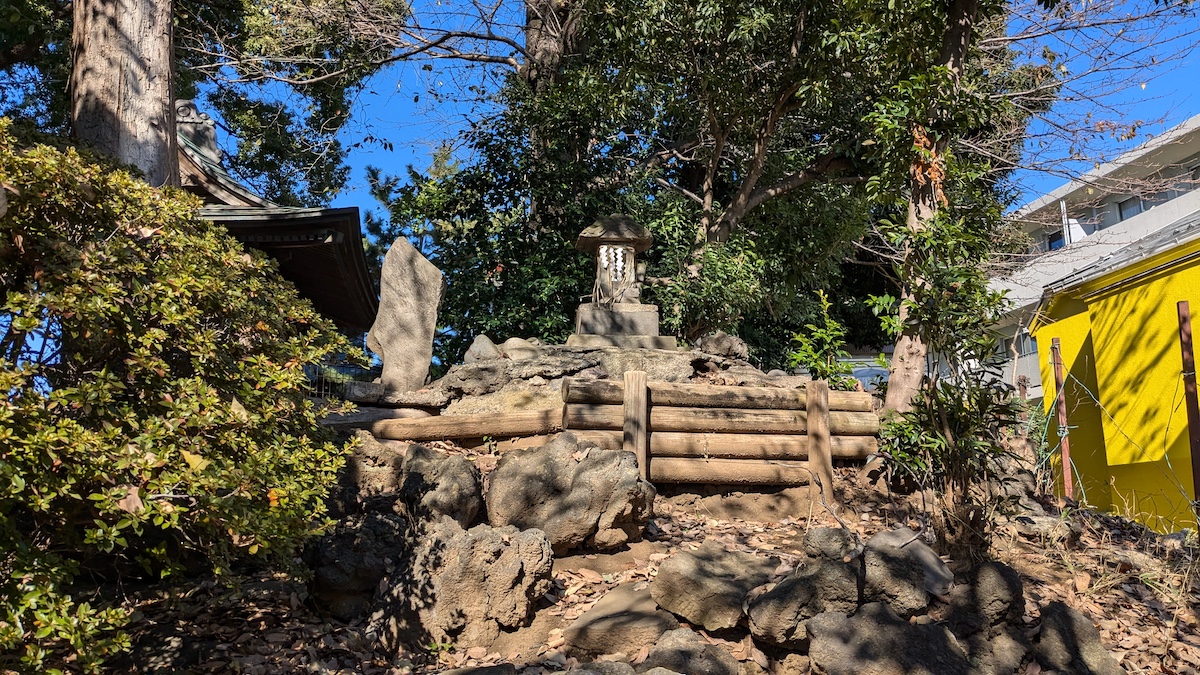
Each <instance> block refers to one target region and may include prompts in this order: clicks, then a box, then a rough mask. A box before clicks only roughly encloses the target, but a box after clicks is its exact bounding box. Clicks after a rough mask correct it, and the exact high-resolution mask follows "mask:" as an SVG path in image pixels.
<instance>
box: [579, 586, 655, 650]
mask: <svg viewBox="0 0 1200 675" xmlns="http://www.w3.org/2000/svg"><path fill="white" fill-rule="evenodd" d="M634 586H635V584H633V583H626V584H621V585H620V586H617V587H616V588H614V589H612V590H611V591H609V592H608V593H607V594H605V596H604V597H603V598H600V601H599V602H597V603H596V604H595V605H593V606H592V608H591V609H589V610H587V611H586V612H584V613H583V614H581V615H580V616H579V618H578V619H576V620H575V623H573V624H571V625H570V626H569V627H568V628H567V630H566V631H565V632H564V633H563V637H565V638H566V640H567V645H568V647H569V648H570V649H571V650H572V651H577V652H583V653H585V654H607V653H610V652H612V651H614V649H616V648H617V647H619V648H620V650H621V651H623V652H626V653H629V654H632V653H635V652H637V651H638V650H639V649H641V648H642V647H645V646H647V645H652V644H654V643H655V642H657V641H658V638H659V637H660V636H661V635H662V634H663V633H665V632H667V631H669V630H674V629H676V628H679V622H678V621H676V620H675V617H674V616H672V615H671V613H670V612H664V611H663V610H661V609H659V608H658V605H656V604H654V600H653V599H652V598H651V597H650V589H648V588H646V589H642V590H640V591H636V590H634Z"/></svg>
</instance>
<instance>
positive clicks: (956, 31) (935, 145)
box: [884, 0, 979, 412]
mask: <svg viewBox="0 0 1200 675" xmlns="http://www.w3.org/2000/svg"><path fill="white" fill-rule="evenodd" d="M978 13H979V2H978V0H953V1H952V2H951V3H950V6H949V8H948V12H947V16H946V32H945V33H944V34H943V36H942V53H941V54H940V56H939V58H938V62H937V63H936V64H935V65H936V66H941V67H944V68H946V69H947V71H948V72H949V74H950V84H951V86H952V87H954V88H957V87H958V84H959V81H960V79H961V78H962V70H963V63H964V62H965V61H966V58H967V51H968V49H969V48H970V44H971V34H972V32H973V30H974V26H975V20H976V17H977V15H978ZM943 114H944V113H943V112H942V111H939V110H937V109H931V110H930V111H929V114H928V119H929V121H930V126H936V125H937V123H938V122H940V121H942V117H943ZM913 135H914V140H915V141H916V143H915V145H916V146H918V147H921V148H923V150H924V152H922V153H921V154H919V155H918V156H917V157H916V158H914V160H913V163H912V166H911V167H910V170H909V203H908V221H907V227H908V230H909V232H911V233H914V234H916V233H918V232H921V231H924V230H925V229H926V228H927V227H928V226H929V223H930V222H932V220H933V219H934V218H936V217H937V214H938V209H939V208H940V207H941V205H942V203H943V202H944V200H945V197H944V195H943V194H942V182H943V179H944V178H945V175H944V172H945V165H944V162H943V155H944V153H945V151H946V139H945V138H942V139H940V140H937V141H934V140H933V139H932V138H931V137H930V134H929V131H928V129H924V128H917V129H914V130H913ZM904 258H905V259H904V261H903V262H902V263H901V265H902V267H903V268H904V270H903V271H904V274H903V278H904V279H906V280H907V282H906V284H907V285H906V287H905V288H903V289H901V300H902V301H903V302H902V303H901V306H900V323H901V325H902V326H903V328H902V329H901V332H900V336H899V337H898V338H897V339H896V345H895V351H894V352H893V353H892V362H891V365H890V366H889V367H888V388H887V398H886V400H885V401H884V410H889V411H895V412H907V411H908V410H911V409H912V401H913V399H914V398H915V397H916V395H917V391H918V390H919V389H920V387H921V382H922V380H923V379H924V377H925V364H926V360H927V359H926V357H927V356H928V353H929V347H928V345H926V344H925V341H924V339H923V338H922V337H921V333H920V326H917V325H910V322H909V321H908V309H907V307H906V305H907V304H908V302H907V301H911V300H912V298H913V291H914V289H917V288H920V287H921V285H922V284H924V283H925V281H924V280H923V279H921V278H920V275H919V274H918V273H916V269H917V267H918V263H919V261H917V260H913V259H912V253H911V252H908V251H906V252H905V256H904Z"/></svg>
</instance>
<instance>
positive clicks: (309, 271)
mask: <svg viewBox="0 0 1200 675" xmlns="http://www.w3.org/2000/svg"><path fill="white" fill-rule="evenodd" d="M175 112H176V119H175V122H176V129H177V136H178V138H179V179H180V180H179V182H180V184H181V185H182V187H183V189H185V190H187V191H188V192H191V193H192V194H194V195H196V196H198V197H200V198H201V199H202V200H204V204H205V205H204V207H203V208H201V209H200V215H201V216H202V217H204V218H208V219H209V220H212V221H213V222H216V223H218V224H220V225H224V226H225V228H226V229H228V230H229V233H230V234H232V235H233V236H234V237H235V238H237V239H238V240H239V241H241V242H242V243H243V244H244V245H246V246H251V247H253V248H256V249H258V250H260V251H262V252H264V253H266V254H267V255H269V256H271V257H272V258H275V259H276V260H277V261H279V272H280V274H282V275H283V278H285V279H287V280H288V281H290V282H292V283H293V284H295V286H296V290H297V291H299V292H300V295H301V296H303V297H305V298H308V299H309V301H311V302H312V303H313V306H314V307H316V309H317V311H318V312H320V313H321V314H322V315H324V316H325V317H327V318H329V319H330V320H332V321H333V322H334V323H336V324H337V325H338V327H339V328H341V329H342V330H343V331H345V332H347V333H350V334H353V333H362V332H366V331H367V330H368V329H370V327H371V324H372V323H374V321H375V312H376V311H377V310H378V308H379V299H378V295H377V294H376V293H375V284H374V283H373V281H372V275H371V272H370V271H369V270H368V268H367V258H366V254H365V253H364V252H363V246H362V239H363V237H362V229H361V228H360V227H359V222H360V219H359V213H358V209H357V208H353V207H352V208H343V209H320V208H293V207H287V206H280V205H278V204H275V203H273V202H271V201H270V200H267V199H264V198H263V197H260V196H258V195H256V194H254V193H253V192H251V191H250V190H249V189H248V188H247V187H246V186H244V185H242V184H241V183H239V182H237V180H235V179H234V178H233V177H232V176H230V175H229V173H228V172H227V171H226V170H225V167H224V165H223V164H222V157H223V153H222V152H221V149H220V147H218V144H217V136H216V126H215V123H214V122H213V120H212V119H211V118H210V117H209V116H208V115H205V114H203V113H201V112H200V111H199V110H198V109H197V108H196V105H195V103H193V102H192V101H187V100H179V101H176V102H175Z"/></svg>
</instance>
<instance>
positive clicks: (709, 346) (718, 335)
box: [694, 330, 750, 361]
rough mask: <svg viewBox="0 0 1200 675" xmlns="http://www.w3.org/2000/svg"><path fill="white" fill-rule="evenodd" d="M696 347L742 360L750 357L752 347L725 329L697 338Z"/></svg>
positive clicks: (702, 350)
mask: <svg viewBox="0 0 1200 675" xmlns="http://www.w3.org/2000/svg"><path fill="white" fill-rule="evenodd" d="M694 349H695V350H696V351H700V352H704V353H705V354H715V355H717V356H724V357H726V358H730V359H740V360H742V361H745V360H746V359H748V358H750V348H749V347H748V346H746V342H745V341H744V340H742V339H741V338H739V337H736V336H733V335H730V334H729V333H726V332H725V331H723V330H718V331H714V332H712V333H709V334H708V335H705V336H704V337H701V338H700V339H699V340H696V344H695V345H694Z"/></svg>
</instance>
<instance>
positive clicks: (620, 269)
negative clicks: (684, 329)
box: [567, 214, 678, 349]
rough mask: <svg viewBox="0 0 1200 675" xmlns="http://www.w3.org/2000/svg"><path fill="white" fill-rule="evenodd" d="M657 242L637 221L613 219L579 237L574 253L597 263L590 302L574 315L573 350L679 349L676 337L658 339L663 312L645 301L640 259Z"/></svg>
mask: <svg viewBox="0 0 1200 675" xmlns="http://www.w3.org/2000/svg"><path fill="white" fill-rule="evenodd" d="M652 241H653V238H652V237H651V236H650V232H649V231H648V230H646V228H644V227H642V226H641V225H638V224H637V223H636V222H635V221H634V220H633V218H630V217H629V216H625V215H619V214H613V215H610V216H605V217H603V218H601V219H599V220H597V221H596V222H594V223H592V224H591V225H589V226H588V227H587V228H585V229H584V230H583V232H581V233H580V235H579V239H578V240H576V242H575V248H577V249H579V250H580V251H583V252H584V253H589V254H591V255H592V256H594V257H595V258H596V283H595V285H594V287H593V289H592V297H591V302H585V303H583V304H581V305H579V308H578V309H577V310H576V311H575V334H574V335H571V336H570V337H568V338H567V346H568V347H642V348H646V349H677V348H678V345H677V343H676V341H675V338H674V337H673V336H667V337H663V336H660V335H659V334H658V306H657V305H644V304H642V301H641V283H640V282H639V281H638V272H637V254H639V253H645V252H646V250H647V249H649V248H650V244H651V242H652Z"/></svg>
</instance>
